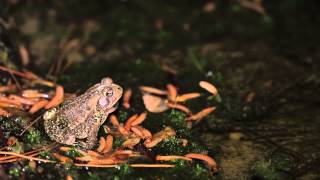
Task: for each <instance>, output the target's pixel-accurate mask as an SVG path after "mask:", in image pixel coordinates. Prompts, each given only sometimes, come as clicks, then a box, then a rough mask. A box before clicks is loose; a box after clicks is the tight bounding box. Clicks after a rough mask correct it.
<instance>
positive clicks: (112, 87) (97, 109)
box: [43, 78, 123, 149]
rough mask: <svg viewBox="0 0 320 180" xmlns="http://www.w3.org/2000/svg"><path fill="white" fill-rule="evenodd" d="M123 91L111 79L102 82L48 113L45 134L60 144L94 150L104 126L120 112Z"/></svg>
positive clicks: (45, 121)
mask: <svg viewBox="0 0 320 180" xmlns="http://www.w3.org/2000/svg"><path fill="white" fill-rule="evenodd" d="M122 91H123V90H122V88H121V87H120V86H119V85H117V84H114V83H113V82H112V80H111V79H110V78H104V79H102V80H101V83H98V84H96V85H94V86H93V87H91V88H90V89H88V90H87V91H86V92H85V93H84V94H82V95H80V96H78V97H75V98H73V99H70V100H66V101H65V102H64V103H62V104H61V106H59V107H56V108H52V109H50V110H48V111H47V112H46V113H45V114H44V116H43V119H44V127H45V131H46V132H47V134H48V135H49V137H50V138H51V139H52V140H54V141H57V142H59V143H62V144H68V145H77V146H80V147H82V148H84V149H91V148H93V146H94V145H95V143H96V141H97V134H98V130H99V128H100V126H101V125H102V124H103V123H104V121H105V120H106V119H107V117H108V114H110V113H112V112H113V111H115V110H116V104H117V102H118V101H119V99H120V98H121V96H122Z"/></svg>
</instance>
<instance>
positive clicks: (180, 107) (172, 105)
mask: <svg viewBox="0 0 320 180" xmlns="http://www.w3.org/2000/svg"><path fill="white" fill-rule="evenodd" d="M167 106H168V107H169V108H172V109H178V110H180V111H182V112H185V113H187V114H192V112H191V110H190V109H189V108H187V107H186V106H184V105H181V104H176V103H170V102H169V103H167Z"/></svg>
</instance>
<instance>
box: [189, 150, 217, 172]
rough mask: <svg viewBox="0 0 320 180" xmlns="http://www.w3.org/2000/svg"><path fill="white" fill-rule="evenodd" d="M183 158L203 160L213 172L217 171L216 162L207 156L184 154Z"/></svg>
mask: <svg viewBox="0 0 320 180" xmlns="http://www.w3.org/2000/svg"><path fill="white" fill-rule="evenodd" d="M185 157H188V158H191V159H199V160H203V161H205V162H206V163H207V164H208V165H209V166H210V167H211V168H212V170H213V172H217V171H218V169H217V163H216V161H215V160H214V159H213V158H211V157H210V156H208V155H205V154H196V153H190V154H186V155H185Z"/></svg>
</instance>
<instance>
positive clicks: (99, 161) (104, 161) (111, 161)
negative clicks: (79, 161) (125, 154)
mask: <svg viewBox="0 0 320 180" xmlns="http://www.w3.org/2000/svg"><path fill="white" fill-rule="evenodd" d="M88 164H116V161H115V160H114V159H113V158H110V157H108V158H104V159H93V160H92V161H89V163H88Z"/></svg>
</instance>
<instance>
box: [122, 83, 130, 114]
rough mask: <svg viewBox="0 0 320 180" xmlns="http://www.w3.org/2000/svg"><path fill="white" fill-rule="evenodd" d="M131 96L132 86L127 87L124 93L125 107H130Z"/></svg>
mask: <svg viewBox="0 0 320 180" xmlns="http://www.w3.org/2000/svg"><path fill="white" fill-rule="evenodd" d="M131 96H132V90H131V88H129V89H127V90H126V91H125V92H124V94H123V103H122V105H123V107H124V108H126V109H129V108H130V99H131Z"/></svg>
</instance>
